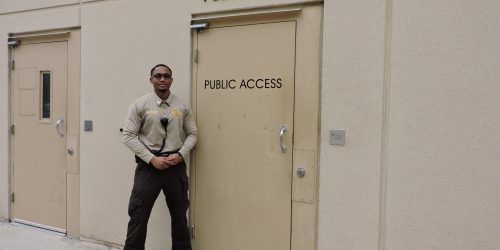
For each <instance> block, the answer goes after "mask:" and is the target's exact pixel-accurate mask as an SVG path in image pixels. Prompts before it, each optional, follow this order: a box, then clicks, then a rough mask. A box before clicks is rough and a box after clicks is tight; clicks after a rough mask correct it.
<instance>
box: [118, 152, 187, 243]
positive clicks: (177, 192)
mask: <svg viewBox="0 0 500 250" xmlns="http://www.w3.org/2000/svg"><path fill="white" fill-rule="evenodd" d="M188 188H189V184H188V177H187V174H186V164H185V163H184V162H181V163H179V164H177V165H175V166H171V167H169V168H167V169H165V170H157V169H156V168H154V167H153V166H152V165H150V164H147V163H145V162H144V161H142V160H139V161H138V164H137V168H136V170H135V177H134V187H133V188H132V194H131V196H130V203H129V207H128V214H129V216H130V221H129V223H128V229H127V239H126V241H125V248H124V249H125V250H136V249H141V250H143V249H144V244H145V242H146V233H147V227H148V220H149V216H150V214H151V210H152V209H153V205H154V203H155V201H156V198H157V197H158V195H159V194H160V190H163V194H165V198H166V201H167V206H168V209H169V211H170V217H171V221H172V224H171V228H172V250H191V242H190V236H189V228H188V224H187V219H186V212H187V209H188V207H189V200H188V194H187V192H188Z"/></svg>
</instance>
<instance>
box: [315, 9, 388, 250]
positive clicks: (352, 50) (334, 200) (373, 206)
mask: <svg viewBox="0 0 500 250" xmlns="http://www.w3.org/2000/svg"><path fill="white" fill-rule="evenodd" d="M323 23H324V30H323V79H322V85H323V87H322V91H321V92H322V96H321V98H322V102H321V117H322V118H321V131H320V138H321V155H320V177H319V183H320V184H319V193H320V196H319V218H318V229H319V234H318V246H319V248H318V249H376V248H377V246H378V228H379V202H380V169H381V145H382V121H383V117H382V113H383V96H384V95H383V83H384V40H385V38H384V27H385V1H382V0H380V1H351V0H349V1H325V9H324V22H323ZM330 129H345V130H346V142H345V146H337V145H329V139H328V138H329V137H328V136H329V133H328V131H329V130H330Z"/></svg>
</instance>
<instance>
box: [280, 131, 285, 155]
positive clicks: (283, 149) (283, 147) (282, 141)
mask: <svg viewBox="0 0 500 250" xmlns="http://www.w3.org/2000/svg"><path fill="white" fill-rule="evenodd" d="M285 132H286V126H285V125H281V127H280V148H281V153H285V152H286V145H285Z"/></svg>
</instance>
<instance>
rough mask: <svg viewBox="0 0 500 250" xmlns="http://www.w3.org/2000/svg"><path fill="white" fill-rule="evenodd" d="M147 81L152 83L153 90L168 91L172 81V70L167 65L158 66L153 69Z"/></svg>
mask: <svg viewBox="0 0 500 250" xmlns="http://www.w3.org/2000/svg"><path fill="white" fill-rule="evenodd" d="M149 81H150V82H151V83H152V84H153V88H154V90H155V92H159V93H165V92H168V91H170V86H171V85H172V81H173V78H172V72H170V70H169V69H168V68H167V67H163V66H159V67H157V68H155V69H154V70H153V75H152V76H151V78H149Z"/></svg>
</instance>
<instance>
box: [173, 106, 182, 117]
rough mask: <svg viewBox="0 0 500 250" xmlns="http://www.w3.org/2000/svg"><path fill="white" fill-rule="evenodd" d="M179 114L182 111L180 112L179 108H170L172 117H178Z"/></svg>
mask: <svg viewBox="0 0 500 250" xmlns="http://www.w3.org/2000/svg"><path fill="white" fill-rule="evenodd" d="M181 115H182V112H181V111H180V110H178V109H176V108H173V109H172V116H173V117H179V116H181Z"/></svg>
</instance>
